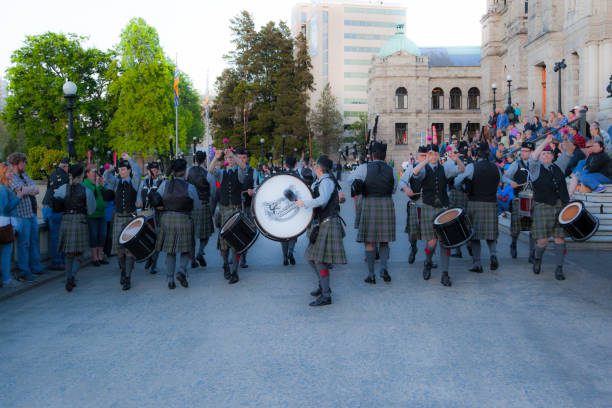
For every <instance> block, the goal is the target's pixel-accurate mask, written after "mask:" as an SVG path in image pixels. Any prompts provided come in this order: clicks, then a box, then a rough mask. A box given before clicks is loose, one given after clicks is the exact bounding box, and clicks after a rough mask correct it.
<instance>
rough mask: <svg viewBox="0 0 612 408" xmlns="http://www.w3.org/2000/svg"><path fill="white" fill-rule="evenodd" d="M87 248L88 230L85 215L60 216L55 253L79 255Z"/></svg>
mask: <svg viewBox="0 0 612 408" xmlns="http://www.w3.org/2000/svg"><path fill="white" fill-rule="evenodd" d="M87 248H89V229H88V228H87V219H86V218H85V214H64V215H62V224H61V226H60V231H59V242H58V248H57V251H58V252H62V253H65V254H75V255H79V254H82V253H83V252H84V251H85V250H86V249H87Z"/></svg>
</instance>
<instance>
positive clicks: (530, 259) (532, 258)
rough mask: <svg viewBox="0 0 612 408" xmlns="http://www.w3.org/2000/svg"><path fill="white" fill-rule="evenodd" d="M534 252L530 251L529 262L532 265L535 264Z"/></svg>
mask: <svg viewBox="0 0 612 408" xmlns="http://www.w3.org/2000/svg"><path fill="white" fill-rule="evenodd" d="M533 252H534V251H529V259H528V260H527V262H529V263H530V264H533V263H534V262H535V255H534V254H533Z"/></svg>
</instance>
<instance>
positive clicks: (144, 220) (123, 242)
mask: <svg viewBox="0 0 612 408" xmlns="http://www.w3.org/2000/svg"><path fill="white" fill-rule="evenodd" d="M138 219H142V224H141V225H140V227H141V228H140V229H142V227H144V224H145V223H146V222H147V219H146V218H145V217H143V216H138V217H136V218H134V219H132V221H130V222H128V223H127V224H126V225H125V227H123V229H122V230H121V233H120V234H119V245H125V244H127V243H128V242H130V241H129V240H128V241H123V240H122V239H121V237H122V235H123V231H125V230H126V229H127V227H129V226H130V224H132V223H134V222H136V220H138ZM140 229H139V230H138V232H140ZM136 235H138V233H136V234H134V235H133V236H132V238H134V237H135V236H136Z"/></svg>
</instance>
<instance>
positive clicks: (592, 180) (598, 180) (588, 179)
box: [580, 173, 612, 190]
mask: <svg viewBox="0 0 612 408" xmlns="http://www.w3.org/2000/svg"><path fill="white" fill-rule="evenodd" d="M580 181H582V184H584V185H585V186H587V187H589V188H590V189H591V190H594V189H595V188H596V187H597V186H598V185H600V184H610V183H612V180H611V179H609V178H608V177H606V176H604V175H603V174H601V173H583V174H581V175H580Z"/></svg>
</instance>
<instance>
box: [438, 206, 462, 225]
mask: <svg viewBox="0 0 612 408" xmlns="http://www.w3.org/2000/svg"><path fill="white" fill-rule="evenodd" d="M462 212H463V209H461V208H449V209H448V210H446V211H443V212H441V213H440V214H438V216H437V217H436V218H435V219H434V224H436V225H444V224H446V223H448V222H451V221H452V220H454V219H455V218H457V217H458V216H460V215H461V213H462Z"/></svg>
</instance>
